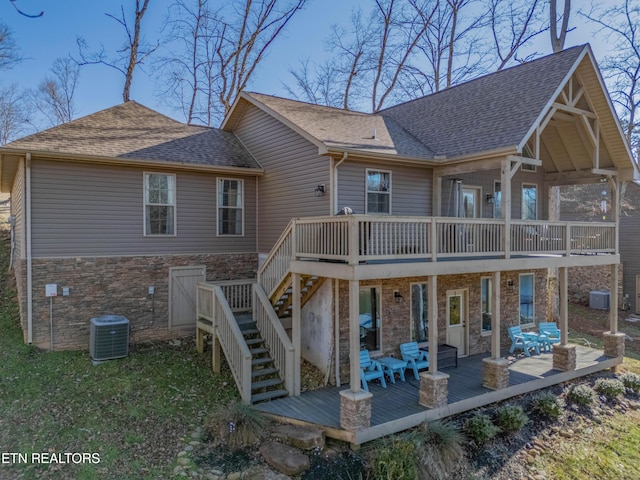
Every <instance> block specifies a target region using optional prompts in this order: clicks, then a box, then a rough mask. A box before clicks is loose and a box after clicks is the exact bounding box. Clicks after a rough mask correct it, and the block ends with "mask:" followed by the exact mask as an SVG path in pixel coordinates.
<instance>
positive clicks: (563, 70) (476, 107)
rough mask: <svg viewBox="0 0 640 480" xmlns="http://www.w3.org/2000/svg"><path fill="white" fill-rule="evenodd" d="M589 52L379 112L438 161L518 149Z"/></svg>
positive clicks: (573, 51)
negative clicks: (570, 74) (516, 147)
mask: <svg viewBox="0 0 640 480" xmlns="http://www.w3.org/2000/svg"><path fill="white" fill-rule="evenodd" d="M585 48H588V47H587V46H578V47H573V48H569V49H567V50H564V51H562V52H560V53H557V54H553V55H549V56H546V57H542V58H540V59H537V60H533V61H531V62H527V63H523V64H521V65H518V66H515V67H511V68H509V69H505V70H501V71H499V72H496V73H493V74H490V75H486V76H484V77H480V78H477V79H475V80H471V81H469V82H466V83H463V84H460V85H457V86H454V87H451V88H449V89H447V90H443V91H440V92H438V93H434V94H432V95H428V96H426V97H422V98H419V99H417V100H413V101H410V102H407V103H403V104H400V105H397V106H394V107H391V108H388V109H385V110H383V111H381V112H380V114H381V115H383V116H384V117H386V118H392V119H394V120H395V121H396V122H397V123H398V124H399V125H401V126H402V127H403V128H404V129H406V130H407V131H408V132H409V133H411V134H412V135H413V136H414V137H416V138H417V139H419V140H420V141H421V142H423V143H424V144H425V145H427V146H428V147H429V148H430V149H432V150H433V151H434V152H435V154H436V155H444V156H447V157H456V156H462V155H467V154H473V153H477V152H487V151H491V150H496V149H500V148H505V147H512V146H517V145H518V144H519V143H520V142H521V141H522V140H523V139H524V136H525V135H526V133H527V131H528V130H529V129H530V128H531V126H532V125H534V123H535V121H536V118H537V117H538V115H540V113H541V112H542V110H543V109H544V107H545V105H546V104H547V103H548V102H549V100H551V97H552V95H553V94H554V92H555V91H556V89H557V88H558V87H559V86H560V84H561V82H562V80H563V79H565V77H566V75H567V74H568V73H569V71H570V70H571V68H572V67H573V66H574V64H575V62H576V60H577V59H578V57H579V56H580V55H581V53H582V52H583V50H584V49H585Z"/></svg>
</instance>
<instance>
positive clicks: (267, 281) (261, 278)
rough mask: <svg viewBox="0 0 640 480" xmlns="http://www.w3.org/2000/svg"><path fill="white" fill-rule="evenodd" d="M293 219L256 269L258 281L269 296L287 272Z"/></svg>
mask: <svg viewBox="0 0 640 480" xmlns="http://www.w3.org/2000/svg"><path fill="white" fill-rule="evenodd" d="M293 223H294V220H291V221H290V222H289V225H287V228H285V230H284V232H282V235H280V238H279V239H278V241H277V242H276V244H275V245H274V247H273V248H272V249H271V253H270V254H269V256H268V257H267V259H266V260H265V262H264V264H263V265H262V267H260V269H259V270H258V283H259V284H260V285H262V287H263V288H264V290H265V292H267V295H269V296H271V294H272V293H273V292H274V290H275V289H276V288H278V286H279V285H280V282H281V281H282V280H283V279H284V277H285V276H286V275H287V273H288V272H289V263H290V262H291V259H292V254H293V250H292V238H291V237H292V227H293Z"/></svg>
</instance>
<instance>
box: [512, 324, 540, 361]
mask: <svg viewBox="0 0 640 480" xmlns="http://www.w3.org/2000/svg"><path fill="white" fill-rule="evenodd" d="M509 338H510V339H511V347H510V348H509V353H513V352H514V351H515V350H522V351H523V352H524V354H525V355H526V356H527V357H529V356H531V354H530V353H529V350H530V349H532V348H533V349H534V350H535V352H536V353H537V354H538V355H539V354H540V343H539V342H538V335H537V334H536V333H523V332H522V329H521V328H520V326H519V325H516V326H515V327H509Z"/></svg>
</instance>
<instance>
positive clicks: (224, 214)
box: [218, 178, 244, 235]
mask: <svg viewBox="0 0 640 480" xmlns="http://www.w3.org/2000/svg"><path fill="white" fill-rule="evenodd" d="M218 235H244V182H243V181H242V180H234V179H230V178H219V179H218Z"/></svg>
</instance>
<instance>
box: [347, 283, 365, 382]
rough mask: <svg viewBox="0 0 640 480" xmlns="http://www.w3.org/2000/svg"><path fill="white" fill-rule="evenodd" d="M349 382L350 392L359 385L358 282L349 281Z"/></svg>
mask: <svg viewBox="0 0 640 480" xmlns="http://www.w3.org/2000/svg"><path fill="white" fill-rule="evenodd" d="M349 381H350V385H349V386H350V387H351V392H353V393H357V392H359V391H360V390H361V389H362V386H361V385H360V282H359V281H358V280H349Z"/></svg>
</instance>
